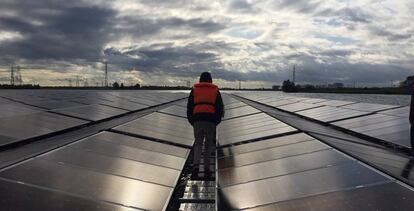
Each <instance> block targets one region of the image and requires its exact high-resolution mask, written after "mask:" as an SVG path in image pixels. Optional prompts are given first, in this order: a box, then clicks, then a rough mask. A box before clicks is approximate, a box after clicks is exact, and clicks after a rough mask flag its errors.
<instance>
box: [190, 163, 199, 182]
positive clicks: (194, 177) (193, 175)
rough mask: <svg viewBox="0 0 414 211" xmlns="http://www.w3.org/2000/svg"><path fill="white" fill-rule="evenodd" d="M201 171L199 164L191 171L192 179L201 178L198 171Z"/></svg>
mask: <svg viewBox="0 0 414 211" xmlns="http://www.w3.org/2000/svg"><path fill="white" fill-rule="evenodd" d="M199 171H200V170H199V168H198V166H197V167H194V168H193V170H192V171H191V180H198V179H199V178H198V172H199Z"/></svg>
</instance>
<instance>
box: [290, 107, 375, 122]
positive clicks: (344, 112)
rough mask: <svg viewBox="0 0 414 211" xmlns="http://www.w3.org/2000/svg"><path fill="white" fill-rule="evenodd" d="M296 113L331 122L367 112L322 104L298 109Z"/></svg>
mask: <svg viewBox="0 0 414 211" xmlns="http://www.w3.org/2000/svg"><path fill="white" fill-rule="evenodd" d="M297 114H299V115H302V116H306V117H309V118H312V119H316V120H319V121H322V122H332V121H337V120H341V119H346V118H351V117H356V116H361V115H365V114H368V112H364V111H356V110H351V109H344V108H338V107H331V106H324V107H319V108H312V109H308V110H304V111H299V112H297Z"/></svg>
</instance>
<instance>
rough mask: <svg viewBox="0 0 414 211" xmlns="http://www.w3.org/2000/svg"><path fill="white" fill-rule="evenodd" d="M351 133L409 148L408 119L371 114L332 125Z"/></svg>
mask: <svg viewBox="0 0 414 211" xmlns="http://www.w3.org/2000/svg"><path fill="white" fill-rule="evenodd" d="M333 124H334V125H336V126H339V127H342V128H346V129H349V130H351V131H354V132H357V133H361V134H364V135H367V136H372V137H375V138H378V139H381V140H384V141H387V142H390V143H394V144H398V145H402V146H406V147H410V145H411V144H410V135H409V134H410V132H409V131H410V123H409V120H408V118H405V117H399V116H390V115H385V114H373V115H368V116H363V117H359V118H353V119H349V120H344V121H339V122H335V123H333Z"/></svg>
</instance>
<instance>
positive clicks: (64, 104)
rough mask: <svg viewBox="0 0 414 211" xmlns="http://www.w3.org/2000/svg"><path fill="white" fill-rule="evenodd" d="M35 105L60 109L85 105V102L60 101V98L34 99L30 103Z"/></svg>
mask: <svg viewBox="0 0 414 211" xmlns="http://www.w3.org/2000/svg"><path fill="white" fill-rule="evenodd" d="M28 104H30V105H33V106H37V107H41V108H45V109H49V110H50V109H60V108H70V107H77V106H83V105H84V104H81V103H77V102H73V101H59V100H47V101H45V100H42V101H32V102H30V103H28Z"/></svg>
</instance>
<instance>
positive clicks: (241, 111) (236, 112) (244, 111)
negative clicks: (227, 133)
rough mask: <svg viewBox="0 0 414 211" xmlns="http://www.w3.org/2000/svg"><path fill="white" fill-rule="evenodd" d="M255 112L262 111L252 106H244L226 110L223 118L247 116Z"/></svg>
mask: <svg viewBox="0 0 414 211" xmlns="http://www.w3.org/2000/svg"><path fill="white" fill-rule="evenodd" d="M255 113H260V111H259V110H257V109H255V108H253V107H251V106H243V107H239V108H235V109H230V110H226V111H225V113H224V119H223V120H227V119H232V118H237V117H240V116H246V115H250V114H255Z"/></svg>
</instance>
